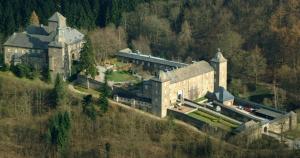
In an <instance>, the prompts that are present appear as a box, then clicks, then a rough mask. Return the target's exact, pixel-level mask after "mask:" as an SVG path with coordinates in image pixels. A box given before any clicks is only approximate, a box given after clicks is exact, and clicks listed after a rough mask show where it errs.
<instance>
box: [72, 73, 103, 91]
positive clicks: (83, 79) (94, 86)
mask: <svg viewBox="0 0 300 158" xmlns="http://www.w3.org/2000/svg"><path fill="white" fill-rule="evenodd" d="M88 81H89V82H87V79H86V77H85V76H83V75H80V74H79V75H78V76H77V80H76V81H75V83H76V84H80V85H82V86H84V87H86V88H87V87H89V88H91V89H100V88H101V86H102V83H101V82H98V81H96V80H93V79H91V78H89V79H88Z"/></svg>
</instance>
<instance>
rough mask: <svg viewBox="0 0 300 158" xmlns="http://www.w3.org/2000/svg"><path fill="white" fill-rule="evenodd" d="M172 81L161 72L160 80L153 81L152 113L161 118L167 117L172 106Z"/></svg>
mask: <svg viewBox="0 0 300 158" xmlns="http://www.w3.org/2000/svg"><path fill="white" fill-rule="evenodd" d="M169 86H170V80H169V78H168V77H167V76H166V73H165V72H163V71H160V72H159V76H158V78H155V79H152V80H151V87H152V88H151V96H152V97H151V99H152V109H151V112H152V113H153V114H155V115H157V116H159V117H165V116H167V109H168V107H169V106H170V95H169V93H170V89H169Z"/></svg>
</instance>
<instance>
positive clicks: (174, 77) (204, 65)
mask: <svg viewBox="0 0 300 158" xmlns="http://www.w3.org/2000/svg"><path fill="white" fill-rule="evenodd" d="M212 71H214V69H213V68H212V67H211V66H210V64H209V63H208V62H206V61H204V60H203V61H199V62H195V63H193V64H190V65H188V66H185V67H182V68H178V69H174V70H172V71H167V72H163V71H161V72H160V74H159V79H160V80H161V81H167V80H170V81H171V83H176V82H180V81H183V80H186V79H189V78H192V77H195V76H198V75H201V74H205V73H208V72H212Z"/></svg>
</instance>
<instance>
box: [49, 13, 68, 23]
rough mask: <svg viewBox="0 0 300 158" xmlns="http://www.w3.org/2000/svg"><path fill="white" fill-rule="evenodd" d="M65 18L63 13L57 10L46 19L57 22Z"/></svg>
mask: <svg viewBox="0 0 300 158" xmlns="http://www.w3.org/2000/svg"><path fill="white" fill-rule="evenodd" d="M65 19H66V18H65V17H64V16H63V15H61V14H60V13H59V12H55V13H54V14H53V15H52V16H51V17H50V18H49V19H48V20H49V21H55V22H59V21H62V20H65Z"/></svg>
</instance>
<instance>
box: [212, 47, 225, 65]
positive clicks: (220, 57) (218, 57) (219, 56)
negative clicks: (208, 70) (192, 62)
mask: <svg viewBox="0 0 300 158" xmlns="http://www.w3.org/2000/svg"><path fill="white" fill-rule="evenodd" d="M211 61H212V62H225V61H227V59H225V58H224V56H223V54H222V52H221V50H220V49H218V52H217V54H216V55H215V56H214V57H213V58H212V59H211Z"/></svg>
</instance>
